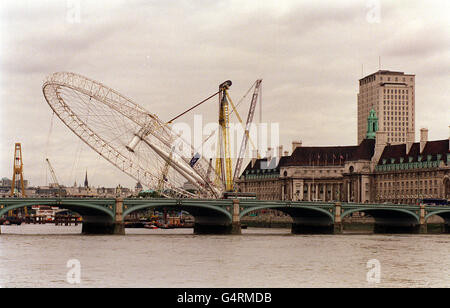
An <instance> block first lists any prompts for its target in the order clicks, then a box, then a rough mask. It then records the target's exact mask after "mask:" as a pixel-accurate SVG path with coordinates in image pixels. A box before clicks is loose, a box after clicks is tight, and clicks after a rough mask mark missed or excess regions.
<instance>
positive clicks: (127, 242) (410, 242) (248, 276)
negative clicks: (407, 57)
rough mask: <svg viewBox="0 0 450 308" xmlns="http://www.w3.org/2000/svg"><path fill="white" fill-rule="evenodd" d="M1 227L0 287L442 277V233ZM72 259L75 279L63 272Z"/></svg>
mask: <svg viewBox="0 0 450 308" xmlns="http://www.w3.org/2000/svg"><path fill="white" fill-rule="evenodd" d="M1 232H2V234H1V235H0V287H170V288H172V287H182V288H185V287H217V288H219V287H237V288H245V287H252V288H259V287H261V288H262V287H269V288H270V287H283V288H284V287H450V254H449V252H450V235H449V234H433V235H431V234H430V235H377V234H366V235H363V234H347V235H292V234H290V230H288V229H262V228H248V229H246V230H243V235H240V236H229V235H193V234H192V229H171V230H161V229H160V230H148V229H127V230H126V233H127V235H125V236H106V235H101V236H97V235H95V236H94V235H89V236H88V235H80V234H79V233H80V232H81V226H70V227H67V226H54V225H21V226H1ZM73 259H76V260H78V261H79V269H80V271H79V272H77V273H79V276H77V277H79V278H80V283H79V284H77V283H75V284H70V283H69V282H68V280H67V279H66V277H67V273H68V272H69V271H71V269H72V268H71V267H68V266H67V262H68V261H69V260H73ZM373 259H376V261H375V262H378V263H377V265H376V266H375V267H373V266H374V265H373V264H374V263H371V262H373V261H370V262H369V260H373ZM368 262H369V265H368ZM377 269H379V271H377V272H376V273H375V272H374V271H375V270H377ZM368 273H370V274H369V275H368ZM374 273H375V274H374ZM378 273H379V276H377V274H378ZM368 276H369V279H368ZM378 278H379V279H378ZM72 282H73V281H72Z"/></svg>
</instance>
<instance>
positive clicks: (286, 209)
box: [239, 203, 334, 222]
mask: <svg viewBox="0 0 450 308" xmlns="http://www.w3.org/2000/svg"><path fill="white" fill-rule="evenodd" d="M265 209H273V210H278V211H282V212H283V213H286V214H288V215H290V216H292V217H297V216H301V214H302V213H303V214H306V215H308V214H312V213H316V214H320V215H324V216H327V217H329V218H330V220H331V222H334V215H333V213H332V212H330V211H327V210H326V209H323V208H320V207H315V206H305V205H290V204H279V203H276V204H266V205H262V206H255V207H249V208H246V209H245V210H243V211H242V212H241V213H240V214H239V217H240V218H242V217H243V216H244V215H246V214H248V213H250V212H253V211H258V210H265ZM295 214H297V215H295Z"/></svg>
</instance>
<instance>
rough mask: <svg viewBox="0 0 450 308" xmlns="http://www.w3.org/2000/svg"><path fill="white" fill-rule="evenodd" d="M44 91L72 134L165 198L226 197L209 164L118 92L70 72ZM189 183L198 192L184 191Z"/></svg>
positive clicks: (54, 78) (49, 83)
mask: <svg viewBox="0 0 450 308" xmlns="http://www.w3.org/2000/svg"><path fill="white" fill-rule="evenodd" d="M42 91H43V94H44V97H45V99H46V101H47V103H48V104H49V105H50V107H51V108H52V110H53V111H54V113H56V115H57V116H58V117H59V118H60V119H61V121H62V122H63V123H64V124H65V125H66V126H67V127H68V128H69V129H70V130H72V132H73V133H75V134H76V135H77V136H78V137H79V138H80V139H81V140H83V141H84V142H85V143H86V144H87V145H88V146H89V147H91V148H92V149H93V150H94V151H96V152H97V153H98V154H99V155H100V156H102V157H103V158H105V159H106V160H107V161H109V162H110V163H111V164H113V165H114V166H116V167H117V168H118V169H120V170H121V171H123V172H124V173H126V174H128V175H129V176H131V177H132V178H134V179H135V180H136V181H139V182H141V183H142V184H143V185H145V186H147V187H149V188H158V191H159V192H160V193H161V194H162V195H163V196H166V197H174V196H176V197H204V198H218V197H220V196H221V195H222V193H223V191H224V184H223V182H222V181H217V176H216V173H215V171H214V168H212V166H211V162H210V161H208V160H207V159H205V158H204V157H195V156H194V158H193V157H191V155H190V154H191V153H193V152H194V149H193V148H192V146H191V144H190V143H189V142H188V141H186V140H184V139H183V138H182V137H181V136H179V135H177V134H176V133H175V132H174V131H172V129H171V127H170V124H168V123H166V122H164V121H162V120H160V119H159V118H158V117H157V116H156V115H155V114H153V113H151V112H149V111H147V110H145V109H144V108H143V107H141V106H139V105H138V104H136V103H134V102H133V101H132V100H130V99H129V98H127V97H125V96H123V95H121V94H120V93H118V92H117V91H115V90H113V89H111V88H109V87H107V86H105V85H103V84H101V83H100V82H97V81H94V80H91V79H89V78H86V77H84V76H81V75H78V74H74V73H69V72H58V73H54V74H52V75H50V76H49V77H48V78H47V80H46V81H45V83H44V85H43V87H42ZM186 153H189V154H186ZM194 153H195V152H194ZM186 182H190V183H191V184H193V185H194V187H195V192H193V191H191V190H186V189H184V188H183V187H184V184H185V183H186Z"/></svg>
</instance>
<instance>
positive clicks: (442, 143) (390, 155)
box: [378, 139, 450, 165]
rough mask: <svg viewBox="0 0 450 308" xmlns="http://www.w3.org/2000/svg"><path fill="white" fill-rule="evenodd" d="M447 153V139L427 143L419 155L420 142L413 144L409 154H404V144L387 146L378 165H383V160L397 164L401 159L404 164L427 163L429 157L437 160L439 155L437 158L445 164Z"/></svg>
mask: <svg viewBox="0 0 450 308" xmlns="http://www.w3.org/2000/svg"><path fill="white" fill-rule="evenodd" d="M447 153H450V152H449V140H448V139H444V140H435V141H428V142H427V143H426V144H425V147H424V149H423V151H422V153H420V142H415V143H413V144H412V146H411V149H410V150H409V153H406V144H395V145H387V146H386V147H385V148H384V151H383V153H382V154H381V157H380V160H379V161H378V164H379V165H381V164H383V160H385V162H386V163H388V164H391V163H392V164H398V163H400V160H401V158H402V159H403V161H404V162H422V161H427V160H428V156H429V155H431V160H438V155H439V158H440V159H442V160H443V161H444V162H445V163H447Z"/></svg>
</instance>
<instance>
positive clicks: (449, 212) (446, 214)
mask: <svg viewBox="0 0 450 308" xmlns="http://www.w3.org/2000/svg"><path fill="white" fill-rule="evenodd" d="M433 215H438V216H439V217H442V218H443V219H444V220H445V221H446V222H450V208H449V209H444V210H438V211H433V212H429V213H428V214H427V215H425V221H427V220H428V218H430V217H431V216H433Z"/></svg>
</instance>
